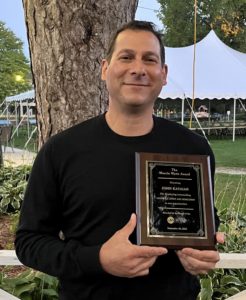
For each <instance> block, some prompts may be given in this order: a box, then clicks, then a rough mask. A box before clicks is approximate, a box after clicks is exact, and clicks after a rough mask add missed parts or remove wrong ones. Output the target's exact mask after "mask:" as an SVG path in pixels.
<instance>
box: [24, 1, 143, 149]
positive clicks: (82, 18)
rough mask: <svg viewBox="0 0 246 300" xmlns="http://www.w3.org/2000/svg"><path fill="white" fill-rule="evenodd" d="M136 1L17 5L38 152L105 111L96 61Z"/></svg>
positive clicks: (128, 19)
mask: <svg viewBox="0 0 246 300" xmlns="http://www.w3.org/2000/svg"><path fill="white" fill-rule="evenodd" d="M137 4H138V0H31V1H30V0H23V6H24V11H25V19H26V25H27V32H28V39H29V49H30V56H31V64H32V72H33V78H34V87H35V91H36V104H37V120H38V130H39V147H40V146H41V145H42V144H43V143H44V142H46V141H47V139H48V138H49V137H50V136H51V135H53V134H56V133H58V132H60V131H62V130H64V129H65V128H68V127H70V126H72V125H74V124H76V123H79V122H81V121H83V120H86V119H88V118H90V117H93V116H95V115H98V114H99V113H102V112H104V111H105V109H106V107H107V92H106V88H105V84H104V83H103V82H102V81H101V78H100V77H101V74H100V72H101V67H100V65H101V60H102V58H103V57H104V55H105V50H106V48H107V46H108V42H109V39H110V36H111V34H112V33H113V32H114V31H115V29H116V28H118V27H119V26H121V25H122V24H124V23H126V22H128V21H130V20H132V19H133V18H134V16H135V11H136V8H137Z"/></svg>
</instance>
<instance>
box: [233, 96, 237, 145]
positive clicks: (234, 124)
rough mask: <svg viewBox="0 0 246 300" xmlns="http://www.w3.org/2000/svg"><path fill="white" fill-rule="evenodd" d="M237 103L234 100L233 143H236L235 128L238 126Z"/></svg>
mask: <svg viewBox="0 0 246 300" xmlns="http://www.w3.org/2000/svg"><path fill="white" fill-rule="evenodd" d="M236 102H237V100H236V99H235V98H234V107H233V130H232V141H233V142H235V126H236Z"/></svg>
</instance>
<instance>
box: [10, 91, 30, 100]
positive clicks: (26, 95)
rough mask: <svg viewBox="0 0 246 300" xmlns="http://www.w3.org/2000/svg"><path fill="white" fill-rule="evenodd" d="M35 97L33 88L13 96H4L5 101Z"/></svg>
mask: <svg viewBox="0 0 246 300" xmlns="http://www.w3.org/2000/svg"><path fill="white" fill-rule="evenodd" d="M34 97H35V93H34V90H30V91H27V92H24V93H20V94H18V95H14V96H9V97H6V98H5V101H6V102H15V101H17V102H18V101H25V100H29V99H34Z"/></svg>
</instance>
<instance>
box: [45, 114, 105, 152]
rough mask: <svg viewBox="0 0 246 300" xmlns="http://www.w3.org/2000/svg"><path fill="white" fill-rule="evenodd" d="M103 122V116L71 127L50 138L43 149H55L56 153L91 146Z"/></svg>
mask: <svg viewBox="0 0 246 300" xmlns="http://www.w3.org/2000/svg"><path fill="white" fill-rule="evenodd" d="M102 122H103V115H99V116H96V117H93V118H91V119H88V120H85V121H83V122H81V123H78V124H76V125H74V126H71V127H69V128H67V129H65V130H63V131H61V132H59V133H57V134H55V135H53V136H52V137H50V138H49V139H48V141H47V142H46V143H45V144H44V146H43V148H48V149H49V148H53V149H56V151H59V150H58V149H60V151H62V152H64V150H66V149H67V148H70V149H72V148H74V147H75V148H77V147H79V146H81V145H85V144H87V145H89V144H90V143H91V141H93V139H96V138H97V133H98V128H100V124H102Z"/></svg>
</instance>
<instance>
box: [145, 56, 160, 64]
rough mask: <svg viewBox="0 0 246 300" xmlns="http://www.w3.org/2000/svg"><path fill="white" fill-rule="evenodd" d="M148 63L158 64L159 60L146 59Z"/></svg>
mask: <svg viewBox="0 0 246 300" xmlns="http://www.w3.org/2000/svg"><path fill="white" fill-rule="evenodd" d="M146 60H147V61H148V62H152V63H157V60H156V59H155V58H151V57H150V58H147V59H146Z"/></svg>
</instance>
